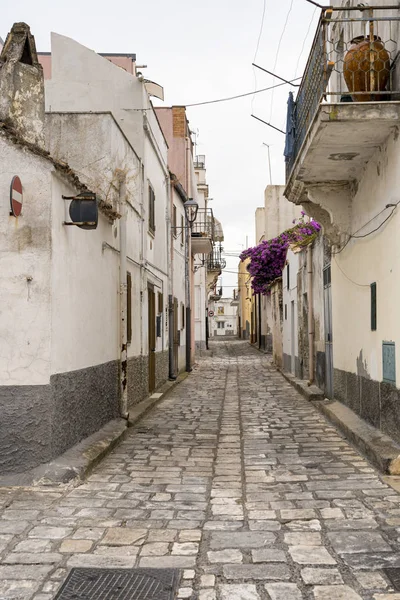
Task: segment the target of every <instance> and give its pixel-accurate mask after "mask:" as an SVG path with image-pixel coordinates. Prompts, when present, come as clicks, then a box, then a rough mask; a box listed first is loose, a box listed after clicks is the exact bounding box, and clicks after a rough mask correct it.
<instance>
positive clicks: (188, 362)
mask: <svg viewBox="0 0 400 600" xmlns="http://www.w3.org/2000/svg"><path fill="white" fill-rule="evenodd" d="M185 140H186V181H187V190H186V192H187V195H188V198H191V197H192V193H191V186H192V181H191V173H190V167H191V161H190V156H191V150H190V144H191V141H190V139H189V138H188V137H186V138H185ZM185 223H186V229H185V233H186V236H185V302H186V323H185V325H186V371H187V372H188V373H190V371H191V370H192V364H191V363H192V360H191V358H192V311H191V302H190V300H191V298H190V296H191V294H190V281H191V273H190V271H191V269H190V264H191V260H190V254H191V252H190V236H191V230H190V224H189V220H188V216H187V215H185Z"/></svg>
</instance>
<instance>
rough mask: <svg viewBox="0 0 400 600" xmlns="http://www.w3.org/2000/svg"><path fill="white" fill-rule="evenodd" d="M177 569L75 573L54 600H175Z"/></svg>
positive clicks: (90, 570) (73, 572)
mask: <svg viewBox="0 0 400 600" xmlns="http://www.w3.org/2000/svg"><path fill="white" fill-rule="evenodd" d="M178 583H179V571H178V570H176V569H83V568H82V569H72V571H71V573H70V574H69V575H68V577H67V579H66V580H65V582H64V585H63V586H62V588H61V589H60V591H59V592H58V594H57V596H56V597H55V599H54V600H173V599H174V598H175V591H176V588H177V585H178Z"/></svg>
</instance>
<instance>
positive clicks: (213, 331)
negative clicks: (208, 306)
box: [210, 298, 238, 337]
mask: <svg viewBox="0 0 400 600" xmlns="http://www.w3.org/2000/svg"><path fill="white" fill-rule="evenodd" d="M232 301H233V298H220V300H218V301H216V302H214V303H213V307H212V310H213V311H214V317H212V318H211V319H210V325H211V327H210V337H214V336H215V335H216V336H232V337H234V336H236V335H237V308H238V307H237V305H236V306H231V302H232ZM221 310H222V311H223V313H221ZM218 322H223V323H224V328H222V327H221V326H220V327H218Z"/></svg>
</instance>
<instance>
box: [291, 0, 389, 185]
mask: <svg viewBox="0 0 400 600" xmlns="http://www.w3.org/2000/svg"><path fill="white" fill-rule="evenodd" d="M399 14H400V13H399V7H398V6H394V5H391V6H362V5H359V6H353V7H349V6H348V7H346V8H340V7H336V8H332V7H331V8H328V9H323V10H322V13H321V17H320V20H319V23H318V27H317V31H316V34H315V37H314V41H313V44H312V48H311V51H310V55H309V58H308V61H307V65H306V68H305V70H304V75H303V78H302V82H301V84H300V87H299V90H298V93H297V97H296V102H295V105H294V111H293V115H292V122H293V126H294V127H293V132H294V133H293V140H292V144H291V152H290V156H288V157H287V163H286V165H287V168H286V176H287V179H288V178H289V177H290V174H291V172H292V169H293V166H294V164H295V162H296V158H297V155H298V153H299V151H300V148H301V146H302V144H303V142H304V139H305V137H306V135H307V131H308V129H309V127H310V125H311V124H312V122H313V120H314V117H315V115H316V113H317V111H318V108H319V106H320V104H321V103H322V102H324V101H325V102H329V103H336V102H382V101H387V100H398V99H399V97H400V96H399V89H400V86H399V81H398V74H397V75H396V69H395V68H396V63H397V59H398V54H399V53H398V35H399V34H398V27H399V21H400V16H399Z"/></svg>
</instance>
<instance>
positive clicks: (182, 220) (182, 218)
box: [181, 215, 185, 246]
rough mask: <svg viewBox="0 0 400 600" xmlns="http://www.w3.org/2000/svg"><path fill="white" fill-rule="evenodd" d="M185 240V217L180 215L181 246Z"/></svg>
mask: <svg viewBox="0 0 400 600" xmlns="http://www.w3.org/2000/svg"><path fill="white" fill-rule="evenodd" d="M184 241H185V217H184V216H183V215H181V246H183V244H184Z"/></svg>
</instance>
